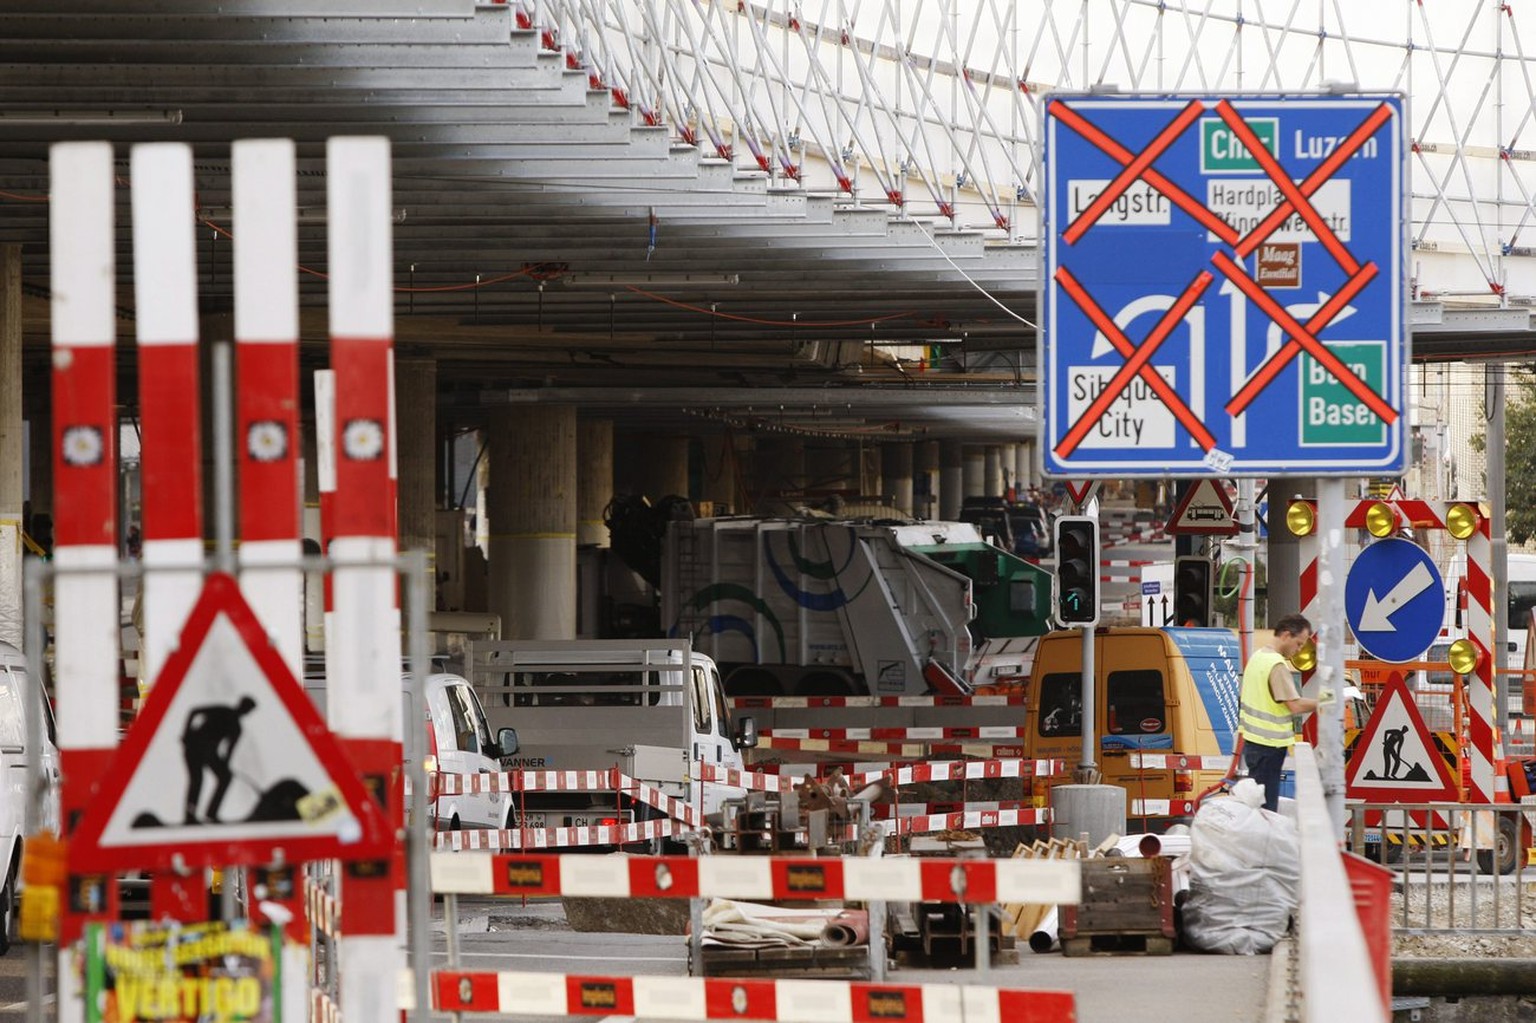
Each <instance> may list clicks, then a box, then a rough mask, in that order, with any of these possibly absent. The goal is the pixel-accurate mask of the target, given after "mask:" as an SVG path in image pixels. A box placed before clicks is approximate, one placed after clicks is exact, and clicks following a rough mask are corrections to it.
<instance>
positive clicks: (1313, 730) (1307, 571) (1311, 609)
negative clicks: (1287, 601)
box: [1297, 509, 1322, 746]
mask: <svg viewBox="0 0 1536 1023" xmlns="http://www.w3.org/2000/svg"><path fill="white" fill-rule="evenodd" d="M1314 510H1315V509H1314ZM1314 520H1315V516H1314ZM1321 532H1322V523H1317V524H1316V525H1314V526H1313V528H1312V532H1310V533H1308V534H1307V535H1306V536H1302V537H1298V538H1297V547H1298V548H1299V552H1298V553H1299V554H1300V556H1301V586H1300V589H1299V591H1298V593H1297V599H1298V600H1299V601H1300V602H1301V607H1300V608H1298V609H1297V611H1298V613H1299V614H1301V615H1302V616H1303V617H1305V618H1306V619H1307V621H1309V622H1311V623H1312V631H1313V633H1314V634H1316V632H1317V626H1318V620H1317V618H1318V615H1317V612H1318V604H1319V600H1318V593H1317V571H1318V566H1317V563H1318V560H1319V559H1320V557H1321V555H1322V538H1321V535H1320V534H1321ZM1316 670H1317V669H1316V668H1315V667H1314V668H1308V669H1307V670H1306V671H1303V672H1302V673H1301V691H1302V692H1305V691H1306V688H1307V683H1309V682H1311V681H1312V675H1313V673H1314V672H1315V671H1316ZM1312 695H1314V696H1316V695H1317V694H1316V693H1313V694H1312ZM1301 734H1302V735H1303V737H1305V738H1306V740H1307V741H1308V742H1310V743H1311V744H1312V745H1313V746H1316V745H1317V715H1316V714H1310V715H1308V716H1307V718H1306V720H1305V721H1303V722H1302V724H1301Z"/></svg>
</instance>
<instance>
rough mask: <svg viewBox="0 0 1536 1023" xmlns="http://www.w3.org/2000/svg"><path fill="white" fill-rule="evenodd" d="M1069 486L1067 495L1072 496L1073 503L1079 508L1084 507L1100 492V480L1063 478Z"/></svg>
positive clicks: (1067, 486)
mask: <svg viewBox="0 0 1536 1023" xmlns="http://www.w3.org/2000/svg"><path fill="white" fill-rule="evenodd" d="M1062 482H1063V483H1064V484H1065V485H1066V488H1067V496H1068V497H1070V498H1072V503H1073V504H1074V505H1076V506H1077V507H1079V508H1082V507H1084V506H1085V505H1086V504H1087V503H1088V501H1089V500H1090V499H1091V498H1092V497H1093V496H1094V495H1096V494H1098V492H1099V481H1098V480H1063V481H1062Z"/></svg>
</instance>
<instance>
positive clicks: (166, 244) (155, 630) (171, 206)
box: [131, 142, 208, 921]
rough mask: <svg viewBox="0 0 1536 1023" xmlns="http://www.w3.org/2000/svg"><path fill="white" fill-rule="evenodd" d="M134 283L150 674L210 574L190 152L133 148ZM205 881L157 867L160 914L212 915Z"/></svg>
mask: <svg viewBox="0 0 1536 1023" xmlns="http://www.w3.org/2000/svg"><path fill="white" fill-rule="evenodd" d="M131 173H132V181H131V186H132V197H133V265H134V273H133V289H134V306H135V322H136V324H137V327H138V355H139V416H140V434H141V436H142V438H143V450H142V452H141V454H140V458H139V465H140V467H141V471H142V479H143V503H142V508H143V517H144V580H143V584H142V585H143V589H142V594H143V605H144V635H143V652H142V656H143V658H144V664H145V671H144V680H145V683H146V684H147V685H149V686H153V685H154V684H155V680H156V679H157V678H159V676H160V672H161V670H162V669H163V668H164V666H165V662H166V659H167V658H168V657H169V656H170V655H171V653H172V652H173V651H174V650H175V649H176V645H177V642H178V641H179V638H180V635H181V628H182V625H183V624H185V622H186V619H187V614H188V612H189V611H191V609H192V605H193V604H195V603H196V602H197V596H198V594H199V593H200V592H201V590H202V581H203V485H202V476H203V463H202V444H201V430H202V419H201V417H200V415H199V411H198V405H199V400H198V395H199V382H200V379H201V374H200V367H199V365H198V318H197V279H196V269H197V246H196V244H195V241H194V236H193V208H194V197H193V189H192V149H191V147H190V146H187V145H185V144H184V143H180V142H155V143H145V144H140V145H136V146H134V147H133V151H132V155H131ZM207 908H208V907H207V894H206V885H205V884H204V882H203V878H202V877H201V876H200V875H199V876H196V877H185V878H183V877H178V876H176V875H173V874H157V875H155V876H154V878H153V879H152V880H151V882H150V910H151V913H152V914H153V916H154V917H155V918H156V919H162V918H165V917H170V918H172V919H176V920H189V921H190V920H202V919H206V917H207Z"/></svg>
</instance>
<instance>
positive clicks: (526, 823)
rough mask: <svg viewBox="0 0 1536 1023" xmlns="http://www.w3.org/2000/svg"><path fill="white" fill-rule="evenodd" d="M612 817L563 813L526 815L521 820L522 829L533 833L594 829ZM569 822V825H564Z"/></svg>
mask: <svg viewBox="0 0 1536 1023" xmlns="http://www.w3.org/2000/svg"><path fill="white" fill-rule="evenodd" d="M613 819H614V818H612V817H597V816H586V815H574V816H569V817H568V816H566V815H565V814H563V813H558V814H544V813H528V814H524V815H523V816H522V817H521V818H520V821H521V824H522V826H523V827H527V828H532V829H534V830H535V831H539V830H543V829H544V828H595V827H598V826H601V825H602V823H603V822H604V821H611V820H613ZM567 821H569V822H570V823H566V822H567Z"/></svg>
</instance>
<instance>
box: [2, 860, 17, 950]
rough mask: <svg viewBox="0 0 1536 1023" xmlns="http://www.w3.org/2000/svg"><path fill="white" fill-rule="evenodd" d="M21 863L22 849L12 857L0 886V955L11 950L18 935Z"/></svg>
mask: <svg viewBox="0 0 1536 1023" xmlns="http://www.w3.org/2000/svg"><path fill="white" fill-rule="evenodd" d="M20 863H21V849H20V848H19V847H18V848H17V849H16V852H15V855H13V856H12V857H11V869H10V872H9V873H8V874H6V877H5V886H4V887H3V888H0V956H3V955H5V954H6V953H7V952H9V951H10V950H11V945H12V944H13V943H14V941H15V937H16V869H17V866H18V865H19V864H20Z"/></svg>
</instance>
